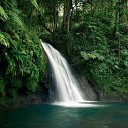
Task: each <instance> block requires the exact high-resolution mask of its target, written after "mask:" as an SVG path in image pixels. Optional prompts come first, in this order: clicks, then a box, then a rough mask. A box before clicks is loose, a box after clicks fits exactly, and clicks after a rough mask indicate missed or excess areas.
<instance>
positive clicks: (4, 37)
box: [0, 32, 10, 47]
mask: <svg viewBox="0 0 128 128" xmlns="http://www.w3.org/2000/svg"><path fill="white" fill-rule="evenodd" d="M8 36H9V35H8V34H7V33H2V32H0V44H1V45H4V46H6V47H10V43H9V41H8Z"/></svg>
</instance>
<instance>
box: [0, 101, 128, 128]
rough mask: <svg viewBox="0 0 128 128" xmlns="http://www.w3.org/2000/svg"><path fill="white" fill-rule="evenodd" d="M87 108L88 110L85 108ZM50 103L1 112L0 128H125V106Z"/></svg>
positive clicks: (126, 110)
mask: <svg viewBox="0 0 128 128" xmlns="http://www.w3.org/2000/svg"><path fill="white" fill-rule="evenodd" d="M85 104H86V105H87V106H89V107H87V106H86V105H85ZM83 105H85V106H84V107H83V106H82V107H78V105H77V107H74V108H72V107H69V106H67V107H66V106H60V105H59V106H58V105H55V104H54V105H50V104H42V105H30V106H27V107H23V108H17V109H12V110H4V111H0V128H127V127H128V122H127V121H128V103H125V104H121V103H119V104H118V103H113V104H107V103H106V104H103V103H84V104H83Z"/></svg>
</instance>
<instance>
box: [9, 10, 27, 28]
mask: <svg viewBox="0 0 128 128" xmlns="http://www.w3.org/2000/svg"><path fill="white" fill-rule="evenodd" d="M8 16H9V21H10V22H9V23H10V24H9V25H13V27H14V28H15V27H16V25H17V26H19V27H21V28H23V29H24V26H25V25H24V23H23V22H22V20H21V18H20V17H19V16H18V14H16V13H15V12H13V11H9V12H8Z"/></svg>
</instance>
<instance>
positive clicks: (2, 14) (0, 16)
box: [0, 6, 8, 21]
mask: <svg viewBox="0 0 128 128" xmlns="http://www.w3.org/2000/svg"><path fill="white" fill-rule="evenodd" d="M0 19H2V20H3V21H6V20H7V19H8V16H7V14H6V12H5V11H4V9H3V8H2V7H1V6H0Z"/></svg>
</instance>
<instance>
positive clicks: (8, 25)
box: [0, 0, 128, 103]
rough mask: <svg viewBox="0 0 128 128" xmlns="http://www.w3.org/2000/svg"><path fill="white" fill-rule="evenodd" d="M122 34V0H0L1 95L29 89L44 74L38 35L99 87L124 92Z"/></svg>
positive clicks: (127, 46)
mask: <svg viewBox="0 0 128 128" xmlns="http://www.w3.org/2000/svg"><path fill="white" fill-rule="evenodd" d="M127 35H128V2H127V0H109V1H108V0H49V1H46V0H22V1H18V0H1V1H0V95H1V98H4V97H7V96H11V97H16V96H17V95H18V94H19V92H20V90H21V89H23V88H24V89H25V90H26V92H29V91H32V92H33V91H35V90H36V89H37V87H38V83H39V81H43V80H44V77H45V71H46V70H45V69H46V62H45V58H44V53H43V51H42V47H41V44H40V38H41V39H43V41H45V42H48V43H51V44H52V45H53V46H54V47H56V48H57V49H58V50H60V51H61V52H62V53H63V54H64V55H65V56H66V57H67V59H68V60H69V62H70V63H71V65H72V66H73V67H74V68H75V69H76V70H77V71H78V72H79V73H80V74H81V75H84V76H85V77H86V78H87V79H88V80H89V81H90V82H91V83H92V84H94V85H95V86H96V87H97V88H98V89H99V90H100V91H101V92H103V93H105V94H107V95H109V94H117V95H121V96H124V97H125V96H126V95H128V79H127V76H128V36H127ZM62 46H63V47H62ZM3 102H4V100H2V103H3Z"/></svg>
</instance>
